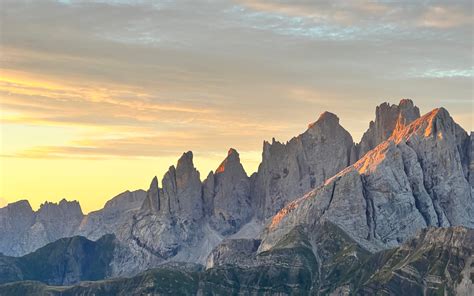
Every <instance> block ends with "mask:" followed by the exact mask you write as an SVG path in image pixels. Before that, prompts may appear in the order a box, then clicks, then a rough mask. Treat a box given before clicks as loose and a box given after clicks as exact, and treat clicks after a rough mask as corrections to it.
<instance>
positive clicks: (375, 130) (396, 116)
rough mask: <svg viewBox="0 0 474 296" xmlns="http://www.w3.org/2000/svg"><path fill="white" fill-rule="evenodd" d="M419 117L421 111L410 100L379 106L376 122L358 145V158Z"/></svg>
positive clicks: (373, 122)
mask: <svg viewBox="0 0 474 296" xmlns="http://www.w3.org/2000/svg"><path fill="white" fill-rule="evenodd" d="M419 117H420V110H419V109H418V107H416V106H415V105H414V103H413V101H412V100H410V99H402V100H401V101H400V103H399V104H398V105H396V104H393V105H391V104H389V103H387V102H385V103H382V104H381V105H379V106H377V108H376V109H375V121H371V122H370V124H369V129H368V130H367V131H366V132H365V133H364V135H363V136H362V139H361V141H360V143H359V145H358V150H359V151H358V158H361V157H362V156H364V155H365V154H366V153H367V152H368V151H369V150H371V149H373V148H375V147H376V146H377V145H378V144H380V143H382V142H383V141H385V140H386V139H388V138H389V137H390V136H391V135H392V133H393V131H394V130H395V129H400V130H401V129H403V128H404V127H405V126H407V125H408V124H410V123H411V122H413V121H414V120H416V119H418V118H419Z"/></svg>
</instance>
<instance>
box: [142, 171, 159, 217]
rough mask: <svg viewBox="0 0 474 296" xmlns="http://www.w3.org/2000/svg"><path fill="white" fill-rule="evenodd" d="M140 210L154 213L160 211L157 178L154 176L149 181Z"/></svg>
mask: <svg viewBox="0 0 474 296" xmlns="http://www.w3.org/2000/svg"><path fill="white" fill-rule="evenodd" d="M141 209H142V210H143V211H150V212H154V213H156V212H159V211H160V190H159V188H158V178H157V177H156V176H155V177H154V178H153V180H151V184H150V188H149V189H148V191H147V194H146V198H145V200H144V201H143V204H142V207H141Z"/></svg>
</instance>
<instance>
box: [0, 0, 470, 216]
mask: <svg viewBox="0 0 474 296" xmlns="http://www.w3.org/2000/svg"><path fill="white" fill-rule="evenodd" d="M151 3H152V2H151V1H138V2H136V1H133V2H132V1H125V0H113V1H112V0H104V1H98V2H95V3H90V2H86V1H64V0H63V1H32V2H22V1H5V0H0V34H1V35H0V129H1V130H0V143H1V146H0V147H1V151H0V152H1V153H0V206H2V205H5V204H6V203H8V202H13V201H16V200H19V199H28V200H29V201H30V203H31V204H32V206H33V208H37V207H38V206H39V205H40V204H41V203H42V202H44V201H45V200H49V201H59V200H60V199H62V198H67V199H68V200H73V199H76V200H79V201H80V203H81V206H82V208H83V210H84V212H89V211H91V210H95V209H98V208H100V207H102V206H103V204H104V203H105V202H106V201H107V200H108V199H110V198H111V197H113V196H114V195H116V194H118V193H120V192H122V191H124V190H128V189H130V190H132V189H139V188H143V189H146V188H147V187H148V185H149V182H150V181H151V179H152V177H153V176H155V175H158V176H159V177H161V176H162V175H163V174H164V172H165V171H166V170H167V169H168V167H169V166H170V165H172V164H175V163H176V161H177V159H178V157H179V156H180V155H181V154H182V153H183V152H184V151H188V150H192V151H193V152H194V162H195V165H196V166H197V168H198V169H199V170H200V172H201V178H204V177H205V176H206V175H207V173H208V172H209V171H210V170H215V169H216V168H217V167H218V165H219V163H220V162H221V161H222V159H224V157H225V156H226V153H227V150H228V149H229V147H233V148H235V149H237V150H238V151H239V153H240V155H241V160H242V162H243V165H244V167H245V169H246V170H247V173H248V174H250V173H252V172H254V171H255V170H256V168H257V166H258V164H259V162H260V160H261V148H262V141H263V140H269V139H271V138H272V137H275V138H276V139H277V140H280V141H286V140H289V139H290V138H291V137H292V136H295V135H297V134H299V133H301V132H302V131H304V129H305V127H306V126H307V124H308V123H310V122H313V121H315V120H316V119H317V118H318V116H319V114H320V113H322V112H323V111H326V110H327V111H331V112H334V113H336V114H337V115H338V116H339V117H340V119H341V124H342V125H343V126H344V127H345V128H346V129H347V130H349V131H350V132H351V134H352V135H353V137H354V140H356V141H358V140H359V138H360V137H361V135H362V133H363V132H364V131H365V130H366V129H367V127H368V122H369V121H370V120H372V119H373V117H374V109H375V106H376V105H378V104H379V103H381V102H383V101H389V102H391V103H396V102H398V101H399V99H400V98H406V97H408V98H411V99H413V100H414V101H415V103H416V104H417V105H418V106H419V107H420V109H421V111H422V112H428V111H429V110H431V109H433V108H436V107H439V106H444V107H446V108H447V109H448V110H449V112H450V113H451V115H452V116H453V117H454V119H455V120H456V121H457V122H458V123H460V124H461V125H462V126H463V127H464V128H465V129H466V130H468V131H469V130H473V129H474V125H473V111H474V110H473V109H474V106H473V75H474V74H473V73H474V70H473V69H474V67H473V56H472V50H473V48H472V46H473V45H472V34H473V16H472V11H473V9H472V2H471V1H453V2H450V5H449V6H448V5H442V3H438V4H423V3H424V2H422V1H420V2H413V1H410V2H408V1H407V2H406V3H403V2H394V3H387V2H383V1H381V2H376V1H349V2H348V1H329V2H323V1H320V2H318V3H314V4H307V3H309V2H306V1H303V2H298V1H297V2H295V1H288V2H287V1H279V2H272V1H219V2H215V3H213V4H207V5H204V4H200V3H199V2H198V1H185V2H176V3H174V2H170V1H156V2H153V4H151Z"/></svg>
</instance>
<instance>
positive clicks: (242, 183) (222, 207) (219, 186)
mask: <svg viewBox="0 0 474 296" xmlns="http://www.w3.org/2000/svg"><path fill="white" fill-rule="evenodd" d="M203 188H204V189H203V198H204V200H205V201H206V204H207V205H206V208H207V209H208V210H207V212H208V215H209V217H210V220H209V223H210V225H211V227H212V228H213V229H215V230H217V231H218V232H219V233H221V234H222V235H229V234H233V233H235V232H237V231H238V230H239V229H240V228H241V227H242V225H244V224H245V223H247V222H248V221H249V220H250V218H251V217H252V215H253V209H252V207H251V202H250V179H249V178H248V176H247V173H245V170H244V168H243V166H242V164H241V163H240V157H239V153H238V152H237V151H236V150H235V149H230V150H229V152H228V155H227V157H226V159H224V161H223V162H222V163H221V164H220V165H219V167H218V168H217V169H216V172H215V173H212V172H211V173H210V174H209V175H208V177H207V178H206V180H205V181H204V184H203Z"/></svg>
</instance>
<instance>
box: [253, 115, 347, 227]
mask: <svg viewBox="0 0 474 296" xmlns="http://www.w3.org/2000/svg"><path fill="white" fill-rule="evenodd" d="M352 147H353V141H352V137H351V135H350V134H349V133H348V132H347V131H346V130H345V129H344V128H343V127H342V126H341V125H340V124H339V118H338V117H337V116H336V115H334V114H332V113H329V112H325V113H323V114H322V115H321V116H320V118H319V119H318V120H317V121H316V122H315V123H313V124H311V125H310V126H309V128H308V130H307V131H306V132H304V133H303V134H301V135H299V136H298V137H295V138H293V139H291V140H290V141H289V142H287V143H286V144H283V143H280V142H277V141H275V140H273V141H272V143H268V142H264V144H263V159H262V163H261V164H260V166H259V168H258V173H257V175H256V178H255V185H254V187H253V190H252V198H253V200H254V201H255V203H256V208H257V209H258V211H259V212H258V215H259V217H260V218H262V219H265V218H268V217H271V216H273V215H274V214H276V212H278V210H280V209H281V208H283V207H284V206H285V205H286V204H287V203H288V202H290V201H292V200H294V199H296V198H297V197H300V196H302V195H303V194H305V193H306V192H308V191H309V190H311V189H314V188H316V187H317V186H319V185H321V184H322V183H323V182H324V180H326V179H327V178H329V177H331V176H333V175H334V174H336V173H337V172H339V171H340V170H342V169H343V168H345V167H346V166H348V165H349V164H350V155H351V150H352Z"/></svg>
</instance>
